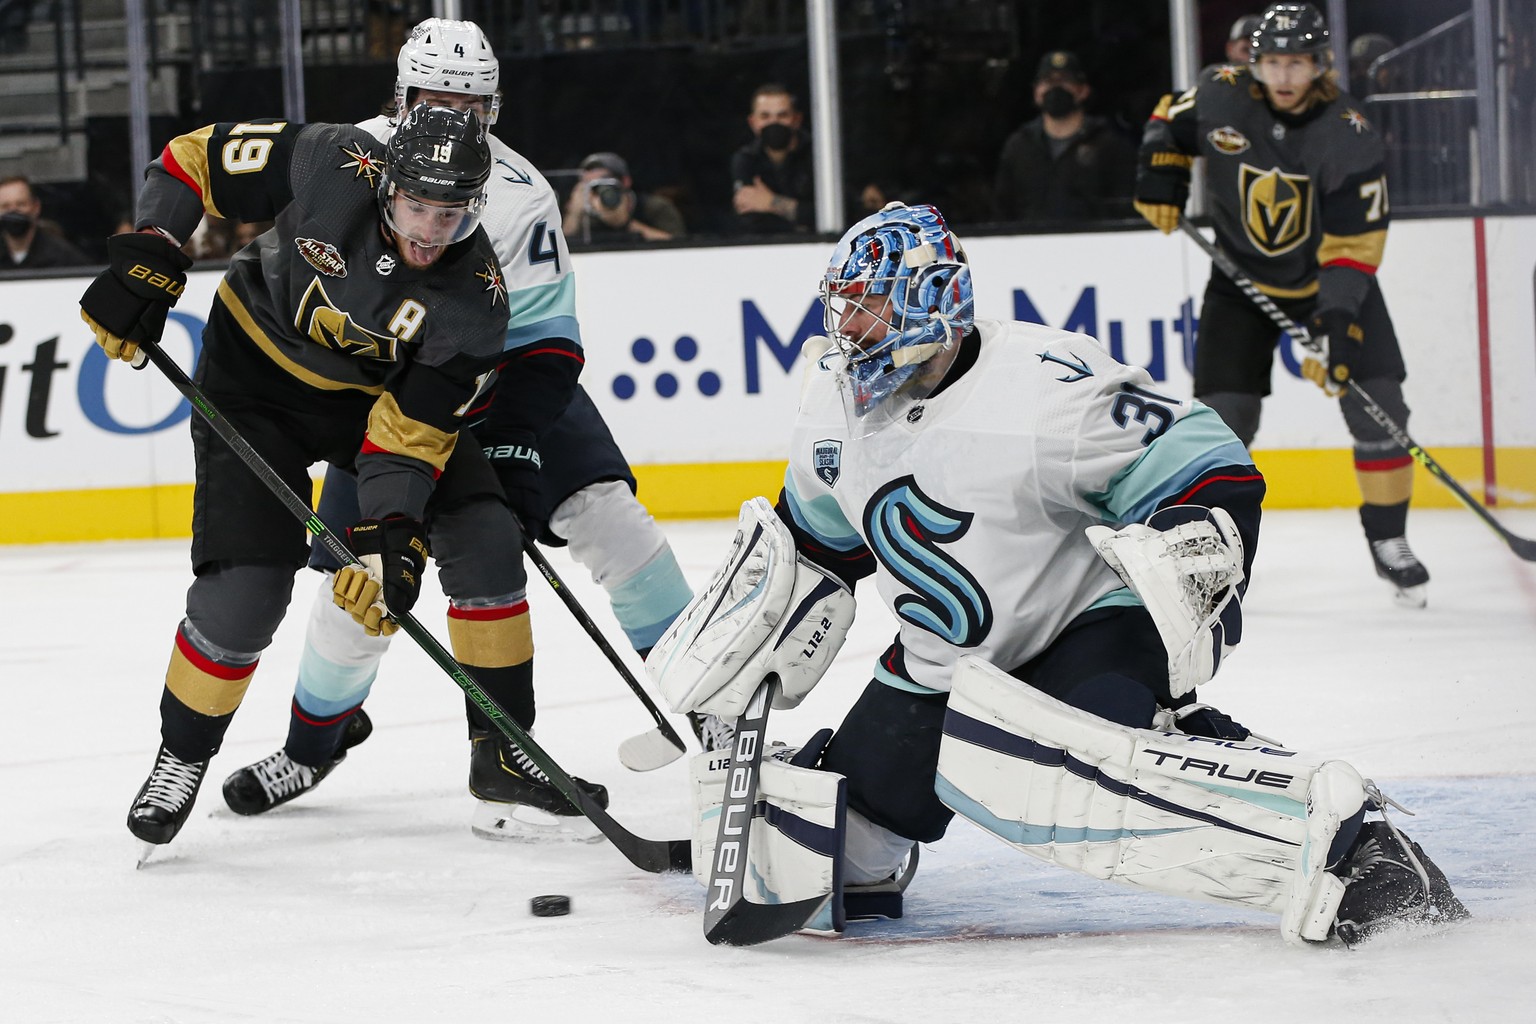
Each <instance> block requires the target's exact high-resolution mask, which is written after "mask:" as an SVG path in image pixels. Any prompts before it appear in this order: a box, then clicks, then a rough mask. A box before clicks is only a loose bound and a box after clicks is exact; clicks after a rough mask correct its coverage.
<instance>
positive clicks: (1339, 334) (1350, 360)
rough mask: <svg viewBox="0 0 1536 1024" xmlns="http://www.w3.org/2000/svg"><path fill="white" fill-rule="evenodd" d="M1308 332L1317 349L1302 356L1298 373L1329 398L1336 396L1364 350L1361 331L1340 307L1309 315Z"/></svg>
mask: <svg viewBox="0 0 1536 1024" xmlns="http://www.w3.org/2000/svg"><path fill="white" fill-rule="evenodd" d="M1311 333H1312V340H1313V341H1314V342H1316V343H1317V349H1316V350H1315V351H1312V350H1309V351H1308V353H1307V354H1306V356H1305V357H1303V358H1302V361H1301V375H1302V376H1303V377H1305V378H1307V380H1310V381H1311V382H1312V383H1313V384H1316V385H1317V386H1318V387H1320V388H1322V389H1323V393H1324V394H1326V395H1327V396H1328V397H1329V398H1337V397H1339V396H1340V395H1342V394H1343V393H1344V388H1345V385H1347V384H1348V383H1349V378H1350V374H1351V373H1352V372H1353V369H1354V367H1355V366H1356V365H1357V364H1358V363H1359V360H1360V355H1361V353H1362V352H1364V350H1365V344H1364V343H1365V332H1364V331H1362V330H1361V329H1360V325H1359V324H1357V323H1356V322H1355V318H1354V317H1353V316H1351V315H1350V314H1348V313H1346V312H1344V311H1343V310H1341V309H1324V310H1319V311H1318V312H1316V313H1314V314H1313V315H1312V322H1311Z"/></svg>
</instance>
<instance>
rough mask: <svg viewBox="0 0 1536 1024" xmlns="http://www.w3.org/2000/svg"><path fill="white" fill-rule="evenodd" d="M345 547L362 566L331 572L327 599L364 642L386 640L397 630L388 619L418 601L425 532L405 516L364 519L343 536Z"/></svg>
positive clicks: (423, 567) (346, 567)
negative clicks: (332, 577)
mask: <svg viewBox="0 0 1536 1024" xmlns="http://www.w3.org/2000/svg"><path fill="white" fill-rule="evenodd" d="M347 541H348V542H349V544H350V545H351V547H352V553H353V554H355V555H356V556H357V559H358V561H360V562H362V563H363V564H362V565H348V566H343V567H342V568H341V569H339V570H337V572H336V579H335V581H334V582H333V583H332V584H331V599H332V600H333V601H335V602H336V605H337V606H338V607H340V608H343V609H345V610H346V612H347V614H348V615H350V616H352V618H354V619H356V620H357V622H358V624H359V625H360V626H362V627H363V629H364V630H365V631H366V632H367V633H368V635H369V636H389V635H390V634H391V633H393V632H394V631H395V630H397V629H399V628H400V627H399V625H397V624H396V622H395V619H394V618H393V616H400V615H404V614H406V613H407V612H409V611H410V610H411V609H412V608H413V607H415V605H416V598H417V597H419V596H420V595H421V576H422V572H423V571H424V570H425V569H426V567H427V556H428V551H427V532H426V528H425V527H424V526H423V525H422V523H421V521H420V520H419V519H411V518H409V517H408V516H389V517H388V518H385V519H364V520H363V521H362V522H360V523H358V524H357V525H356V526H354V527H352V529H350V530H348V531H347Z"/></svg>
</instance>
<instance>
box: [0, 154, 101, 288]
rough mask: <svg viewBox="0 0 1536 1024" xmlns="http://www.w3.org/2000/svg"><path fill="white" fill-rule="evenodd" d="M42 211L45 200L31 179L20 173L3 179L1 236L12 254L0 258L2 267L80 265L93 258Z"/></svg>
mask: <svg viewBox="0 0 1536 1024" xmlns="http://www.w3.org/2000/svg"><path fill="white" fill-rule="evenodd" d="M42 214H43V204H42V201H41V200H39V199H38V198H37V193H35V192H33V191H32V183H31V182H30V181H28V180H27V179H26V178H23V177H21V176H20V175H17V176H15V177H10V178H5V179H3V180H0V236H3V237H4V238H5V252H6V255H7V256H9V257H10V259H0V270H41V269H44V268H47V267H78V266H81V265H83V264H87V263H90V262H91V261H90V259H89V258H88V257H87V256H86V255H85V254H84V253H83V252H81V251H80V250H79V249H76V248H75V247H74V246H73V245H70V244H69V243H68V242H67V241H65V240H64V236H63V234H62V233H60V232H59V229H58V225H56V224H54V223H53V222H52V221H47V220H44V219H43V216H42Z"/></svg>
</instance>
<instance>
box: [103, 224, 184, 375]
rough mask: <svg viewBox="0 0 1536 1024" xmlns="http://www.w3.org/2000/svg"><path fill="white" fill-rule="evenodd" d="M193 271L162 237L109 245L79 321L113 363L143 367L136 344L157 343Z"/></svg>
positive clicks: (130, 237)
mask: <svg viewBox="0 0 1536 1024" xmlns="http://www.w3.org/2000/svg"><path fill="white" fill-rule="evenodd" d="M191 265H192V261H191V260H190V259H188V258H187V256H186V254H185V253H183V252H182V251H181V250H180V249H179V248H177V247H176V246H175V245H174V244H173V243H172V242H171V241H170V239H168V238H163V237H161V236H160V235H156V234H151V233H148V232H139V231H136V232H132V233H130V234H124V235H113V236H112V237H111V238H109V239H107V269H106V270H103V271H102V272H101V273H100V274H97V275H96V280H94V281H92V282H91V284H90V287H89V288H87V289H86V290H85V294H84V295H82V296H80V319H82V320H84V321H85V322H86V324H87V325H89V326H90V328H91V330H92V331H93V332H95V335H96V344H98V345H100V346H101V347H102V348H103V349H105V350H106V352H107V355H108V356H110V357H111V358H113V359H121V360H122V361H123V362H125V363H132V364H133V365H134V366H135V367H138V366H142V365H144V356H143V355H142V354H140V352H139V344H140V343H141V342H145V341H150V342H155V341H159V340H160V335H161V333H162V332H163V331H164V330H165V315H166V314H167V313H168V312H170V309H171V307H172V306H174V305H176V300H177V299H179V298H181V293H182V291H183V289H185V288H186V286H187V275H186V269H187V268H188V267H190V266H191Z"/></svg>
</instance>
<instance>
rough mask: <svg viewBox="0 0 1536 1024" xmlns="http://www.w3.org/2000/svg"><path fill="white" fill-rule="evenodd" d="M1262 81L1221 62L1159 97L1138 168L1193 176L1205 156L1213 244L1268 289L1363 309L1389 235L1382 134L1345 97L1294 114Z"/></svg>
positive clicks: (1349, 309) (1285, 295) (1280, 295)
mask: <svg viewBox="0 0 1536 1024" xmlns="http://www.w3.org/2000/svg"><path fill="white" fill-rule="evenodd" d="M1260 90H1261V87H1260V86H1259V85H1258V84H1257V83H1256V82H1255V81H1254V80H1253V78H1252V77H1251V76H1250V75H1249V74H1248V71H1247V70H1246V69H1245V68H1238V67H1235V66H1233V65H1216V66H1213V67H1209V68H1206V69H1205V70H1203V71H1202V72H1201V73H1200V81H1199V83H1198V84H1197V85H1196V86H1195V87H1194V88H1193V89H1190V90H1189V91H1188V92H1185V93H1184V94H1183V95H1182V96H1178V97H1173V96H1165V97H1163V99H1162V102H1160V103H1159V104H1158V106H1157V109H1156V110H1155V111H1154V112H1153V114H1152V118H1151V120H1150V121H1149V122H1148V123H1147V127H1146V131H1145V133H1144V135H1143V139H1142V146H1141V152H1140V158H1139V159H1140V164H1141V167H1140V173H1141V174H1143V175H1147V174H1151V175H1182V176H1183V178H1184V179H1185V180H1186V181H1187V179H1188V176H1189V168H1190V165H1191V161H1192V158H1193V157H1196V156H1201V157H1204V158H1205V169H1206V170H1205V173H1206V195H1207V198H1208V205H1209V210H1210V215H1211V219H1212V221H1213V223H1214V225H1215V229H1216V237H1217V241H1218V242H1219V243H1220V245H1221V247H1222V249H1224V250H1225V251H1226V252H1227V253H1228V254H1229V255H1231V256H1232V258H1233V259H1234V260H1235V261H1236V262H1237V264H1238V266H1240V267H1241V268H1242V270H1243V272H1244V273H1245V274H1246V275H1248V276H1249V277H1250V278H1252V280H1253V282H1254V283H1255V284H1257V285H1258V286H1259V288H1260V290H1262V291H1264V292H1265V293H1267V294H1268V295H1271V296H1273V297H1276V298H1292V299H1303V298H1308V297H1310V296H1313V295H1316V296H1317V308H1319V309H1324V308H1327V309H1343V310H1345V311H1347V312H1351V313H1354V312H1357V311H1358V310H1359V308H1360V303H1361V302H1362V301H1363V300H1364V297H1365V292H1366V289H1367V288H1368V286H1369V284H1370V275H1374V274H1375V272H1376V268H1377V267H1378V266H1379V265H1380V264H1381V257H1382V250H1383V248H1384V247H1385V245H1386V238H1387V222H1388V220H1389V209H1388V201H1387V180H1386V175H1385V173H1384V171H1383V166H1382V165H1383V159H1384V153H1383V146H1382V140H1381V135H1380V134H1379V133H1378V132H1377V131H1376V129H1375V128H1374V127H1373V126H1372V125H1371V123H1370V122H1369V121H1367V120H1366V118H1365V117H1364V115H1363V114H1362V113H1361V107H1360V104H1359V102H1358V101H1356V100H1355V99H1353V98H1352V97H1350V96H1348V95H1347V94H1342V93H1341V94H1339V95H1338V96H1337V97H1336V98H1335V99H1333V100H1330V101H1328V102H1326V103H1314V104H1313V105H1312V107H1311V108H1310V109H1308V110H1307V111H1306V112H1305V113H1303V114H1301V115H1300V116H1291V115H1284V114H1277V113H1276V112H1275V111H1274V110H1272V109H1271V108H1270V106H1269V104H1268V103H1266V102H1265V100H1264V98H1263V96H1262V93H1261V91H1260Z"/></svg>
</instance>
